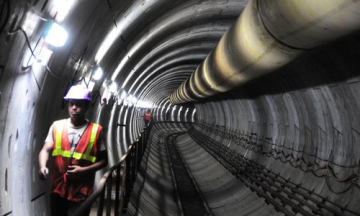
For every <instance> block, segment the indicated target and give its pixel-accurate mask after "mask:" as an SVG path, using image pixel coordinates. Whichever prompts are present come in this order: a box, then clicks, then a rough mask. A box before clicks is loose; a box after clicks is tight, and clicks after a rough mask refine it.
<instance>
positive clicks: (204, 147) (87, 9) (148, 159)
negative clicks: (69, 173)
mask: <svg viewBox="0 0 360 216" xmlns="http://www.w3.org/2000/svg"><path fill="white" fill-rule="evenodd" d="M359 11H360V1H359V0H352V1H350V0H332V1H322V0H302V1H298V0H274V1H269V0H106V1H105V0H86V1H85V0H0V140H1V144H0V154H1V163H0V215H2V216H8V215H14V216H20V215H21V216H23V215H24V216H26V215H28V216H34V215H43V216H46V215H50V213H49V184H50V183H49V181H42V180H40V179H39V176H38V172H39V166H38V155H39V152H40V150H41V148H42V146H43V144H44V140H45V138H46V135H47V134H48V130H49V127H50V126H51V124H52V122H54V121H55V120H58V119H62V118H67V117H68V113H67V109H66V106H67V102H66V101H65V100H64V99H63V97H64V95H65V94H66V93H67V91H68V90H69V88H70V86H72V85H86V86H87V87H88V88H89V89H91V91H92V102H91V105H90V109H89V112H88V113H87V118H88V119H89V120H91V121H93V122H96V123H98V124H100V125H102V126H103V127H104V131H105V139H106V145H107V153H108V156H109V158H108V167H107V168H109V167H111V166H113V165H115V164H116V163H117V162H118V161H119V160H120V159H121V158H122V156H123V155H124V154H125V153H126V152H127V151H128V149H129V146H130V145H131V144H132V143H134V142H135V141H137V140H138V139H139V136H140V134H141V132H142V130H143V128H144V126H145V123H144V120H143V119H144V115H145V112H146V110H147V109H150V110H151V113H152V120H151V124H152V126H151V132H150V135H149V140H148V143H147V149H146V152H145V154H144V157H143V159H142V162H141V168H140V171H139V173H138V175H137V178H136V181H135V183H134V187H133V191H132V193H131V197H130V200H129V204H128V207H127V215H236V216H238V215H360V206H359V200H360V179H359V176H360V112H359V110H360V97H359V95H360V81H359V79H360V51H359V50H360V34H359V33H360V32H359V31H360V12H359ZM55 30H58V31H57V32H55ZM54 32H55V33H54ZM51 37H53V38H51ZM99 71H101V72H102V74H98V72H99ZM105 170H106V168H105V169H103V170H100V171H98V172H97V175H96V181H99V179H100V178H101V176H102V174H103V173H104V172H105ZM183 170H187V173H188V174H187V175H184V176H182V175H180V174H181V173H182V172H183ZM189 185H190V186H192V187H193V189H191V190H190V189H189V188H187V187H190V186H189ZM194 191H198V192H199V193H193V192H194ZM189 197H196V199H198V200H201V201H199V203H203V205H202V206H203V208H202V209H197V210H194V208H192V207H191V205H192V204H193V203H188V204H186V200H189V199H190V198H189Z"/></svg>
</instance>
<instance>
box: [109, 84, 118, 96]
mask: <svg viewBox="0 0 360 216" xmlns="http://www.w3.org/2000/svg"><path fill="white" fill-rule="evenodd" d="M109 92H110V93H111V94H114V93H115V92H117V84H116V82H111V84H110V85H109Z"/></svg>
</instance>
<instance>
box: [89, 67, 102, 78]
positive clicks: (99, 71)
mask: <svg viewBox="0 0 360 216" xmlns="http://www.w3.org/2000/svg"><path fill="white" fill-rule="evenodd" d="M103 74H104V71H103V69H102V68H101V67H100V66H96V67H95V68H94V70H93V74H92V77H91V78H92V79H93V80H96V81H97V80H100V79H101V77H102V76H103Z"/></svg>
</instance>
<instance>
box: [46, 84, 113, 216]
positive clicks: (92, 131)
mask: <svg viewBox="0 0 360 216" xmlns="http://www.w3.org/2000/svg"><path fill="white" fill-rule="evenodd" d="M64 98H65V99H66V100H67V101H68V102H69V105H68V111H69V115H70V118H68V119H63V120H59V121H55V122H54V123H53V124H52V126H51V127H50V130H49V133H48V136H47V138H46V140H45V144H44V146H43V148H42V149H41V151H40V154H39V167H40V170H39V175H40V178H41V179H47V176H48V173H49V170H48V168H47V167H46V163H47V161H48V159H49V155H50V152H52V153H51V155H52V158H53V165H52V169H51V173H50V176H51V195H50V198H51V200H50V201H51V215H52V216H57V215H59V216H60V215H61V216H67V215H71V214H72V213H73V212H75V210H76V208H77V207H79V206H80V205H81V203H83V202H84V200H85V199H86V198H87V197H89V196H90V194H91V193H92V190H93V185H94V177H95V172H96V171H97V170H99V169H101V168H103V167H104V166H106V164H107V153H106V145H105V140H104V139H103V138H102V127H101V126H100V125H98V124H94V123H92V122H90V121H88V120H87V119H86V118H85V114H86V112H87V110H88V108H89V106H90V101H91V98H90V91H89V90H88V89H87V88H86V87H84V86H80V85H77V86H72V87H71V88H70V90H69V92H68V93H67V95H66V96H65V97H64ZM88 212H90V209H89V210H88ZM87 215H88V214H87Z"/></svg>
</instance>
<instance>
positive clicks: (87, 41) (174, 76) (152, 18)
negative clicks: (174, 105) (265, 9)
mask: <svg viewBox="0 0 360 216" xmlns="http://www.w3.org/2000/svg"><path fill="white" fill-rule="evenodd" d="M246 3H247V1H244V0H232V1H229V0H223V1H203V0H199V1H194V0H192V1H184V0H181V1H180V0H177V1H155V0H150V1H149V0H148V1H145V0H144V1H110V0H109V1H91V2H79V3H78V4H77V5H76V6H75V7H74V8H73V9H72V11H71V14H70V15H69V16H68V17H67V18H66V20H65V21H64V27H66V28H68V29H71V30H72V29H75V28H78V29H79V30H78V31H79V32H78V36H77V38H72V37H71V36H70V39H71V40H72V41H70V42H69V43H73V44H74V46H73V48H72V50H71V53H70V54H69V55H70V56H69V57H70V58H69V59H68V60H67V66H70V64H74V63H75V62H77V65H76V66H77V67H78V68H77V69H78V71H80V73H78V74H77V76H78V77H81V76H86V75H87V74H88V73H89V70H90V69H91V67H92V66H94V65H96V64H97V65H99V66H101V67H102V68H103V70H104V72H105V76H104V79H103V80H102V84H97V85H99V86H100V85H102V86H103V87H104V86H106V84H107V83H109V80H112V81H115V82H116V83H117V84H118V86H119V88H121V89H124V90H126V91H127V92H128V93H129V94H132V95H135V96H136V97H138V98H139V99H141V100H146V101H149V102H152V103H161V102H162V101H164V100H168V97H169V95H170V94H171V93H172V92H173V91H174V90H175V89H176V88H177V87H178V86H179V85H180V84H181V83H182V82H183V81H184V80H186V79H187V78H188V77H189V76H190V75H191V73H193V72H194V71H195V69H196V67H197V66H198V65H199V64H200V63H201V62H202V61H203V60H204V59H205V57H206V56H207V55H208V54H209V53H210V51H211V50H212V49H213V48H214V47H215V46H216V44H217V43H218V41H219V39H220V38H221V36H222V35H223V34H224V32H225V31H226V30H227V29H228V28H229V27H230V26H231V25H232V24H233V22H234V21H235V20H236V19H237V17H238V16H239V14H240V13H241V11H242V10H243V8H244V7H245V5H246ZM85 7H86V8H88V9H87V10H88V13H87V14H86V15H82V16H83V18H80V19H79V18H78V17H77V16H80V15H78V14H77V13H78V12H82V11H81V10H82V9H83V8H85ZM90 8H92V9H93V10H91V9H90ZM79 22H82V23H79ZM81 25H82V26H81ZM79 26H81V27H79ZM69 34H70V35H71V34H72V31H69ZM74 37H75V35H74ZM80 58H82V62H81V65H79V62H80V60H79V59H80ZM76 66H73V68H76ZM58 73H60V74H61V73H65V74H66V73H69V74H71V73H74V69H72V70H70V71H69V70H64V71H58Z"/></svg>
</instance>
